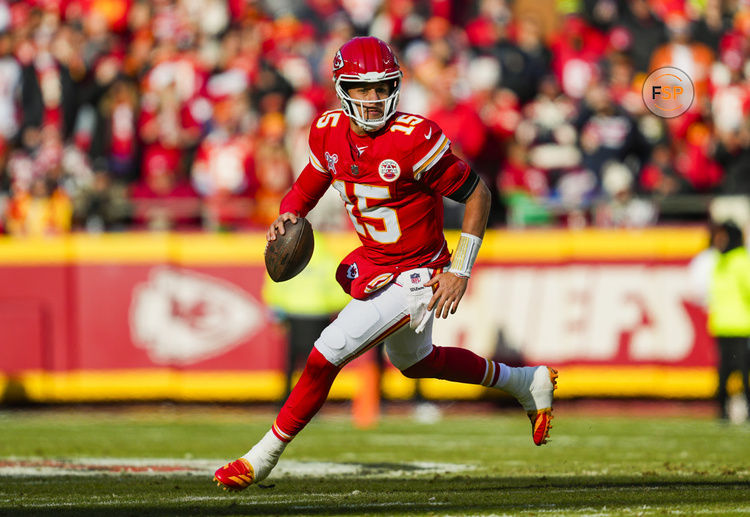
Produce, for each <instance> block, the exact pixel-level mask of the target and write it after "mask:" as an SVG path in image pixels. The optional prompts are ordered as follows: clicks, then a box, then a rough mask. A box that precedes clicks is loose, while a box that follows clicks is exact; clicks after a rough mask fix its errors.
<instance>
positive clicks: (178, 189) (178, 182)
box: [94, 153, 200, 231]
mask: <svg viewBox="0 0 750 517" xmlns="http://www.w3.org/2000/svg"><path fill="white" fill-rule="evenodd" d="M144 165H145V167H144V172H143V176H142V178H141V179H140V180H139V181H138V182H136V183H134V184H133V186H132V188H131V191H130V197H131V198H132V200H133V205H134V213H133V222H134V223H135V224H136V226H137V227H144V228H146V229H149V230H158V231H166V230H169V229H179V228H180V227H181V226H183V225H188V226H190V225H195V224H196V222H197V221H198V220H199V218H200V206H199V199H198V197H197V196H196V194H195V191H194V190H193V189H192V188H191V186H190V184H189V182H188V181H187V180H186V179H184V178H183V177H182V176H181V175H179V174H177V173H176V172H175V170H174V169H171V168H170V167H169V163H168V161H167V158H166V157H165V156H164V155H160V154H156V153H154V154H152V155H151V156H150V157H149V159H148V160H147V162H146V163H145V164H144ZM98 181H100V182H102V183H105V182H104V180H103V179H102V178H99V180H98ZM106 183H109V182H106ZM107 186H108V185H107V184H104V185H95V186H94V187H95V193H96V190H97V189H103V188H106V187H107ZM99 194H100V195H105V194H104V193H99ZM112 194H114V193H113V192H112V191H110V192H108V193H107V194H106V195H112Z"/></svg>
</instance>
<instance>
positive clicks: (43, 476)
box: [0, 404, 750, 517]
mask: <svg viewBox="0 0 750 517" xmlns="http://www.w3.org/2000/svg"><path fill="white" fill-rule="evenodd" d="M480 409H481V408H480ZM483 409H486V408H483ZM401 413H402V414H393V413H392V414H391V415H390V416H386V417H384V419H383V420H382V421H381V423H380V425H379V426H378V427H377V428H376V429H372V430H367V431H362V430H356V429H353V428H352V425H351V423H350V420H349V418H348V416H347V414H346V413H345V412H343V411H340V410H339V411H330V410H329V411H328V412H325V411H324V413H323V414H322V415H320V416H319V417H318V418H317V419H316V420H314V421H313V423H312V424H311V425H310V426H308V428H307V429H306V430H305V431H304V432H303V433H302V434H301V435H300V436H299V437H298V438H297V439H296V440H295V442H293V443H292V444H291V445H290V446H289V447H288V449H287V452H286V453H285V455H284V457H283V458H282V462H281V463H280V464H279V466H278V471H275V472H274V474H272V475H271V477H270V478H268V479H267V480H266V482H265V483H266V485H272V486H268V487H267V488H260V487H258V486H253V487H251V488H249V489H248V490H245V491H244V492H239V493H225V492H223V491H222V490H220V489H219V488H217V487H216V486H215V485H214V484H213V482H212V480H211V477H212V474H211V473H212V472H213V469H214V468H216V467H218V466H220V464H221V462H223V461H226V460H230V459H234V458H236V457H237V456H239V455H241V454H242V453H244V452H245V451H246V450H247V449H248V448H249V447H250V446H251V445H252V444H253V443H254V442H255V440H256V439H257V438H258V437H259V436H260V435H261V434H262V433H264V432H265V431H266V430H267V429H268V427H269V425H270V423H271V421H272V418H273V416H274V414H273V412H271V411H270V410H269V411H260V412H259V411H257V410H245V409H242V408H237V407H233V408H224V409H217V408H212V407H210V406H205V407H202V406H199V407H195V406H190V407H186V406H173V405H165V406H145V407H135V408H132V407H131V408H124V409H123V408H111V409H106V408H99V409H92V408H76V407H70V408H63V409H52V410H25V411H11V410H4V411H0V430H1V431H0V436H2V439H1V440H0V515H29V516H32V515H34V516H36V515H51V514H54V515H76V516H80V515H108V516H111V517H116V516H124V515H132V516H142V515H159V516H161V515H555V516H557V515H596V516H608V515H741V514H749V513H750V424H745V425H720V424H718V423H717V422H716V421H714V420H713V419H711V418H710V417H709V416H707V415H706V412H705V411H704V412H703V416H700V415H698V416H695V417H686V416H665V417H662V418H657V417H655V416H653V415H651V416H638V415H634V414H632V412H628V414H627V415H625V416H611V415H612V414H615V413H616V412H613V411H609V412H608V415H609V416H607V415H601V412H598V411H588V412H586V411H580V410H578V409H576V408H575V405H574V404H568V405H561V406H560V407H559V408H558V409H557V410H556V419H555V427H554V429H553V430H552V439H551V441H550V443H549V444H548V445H545V446H543V447H536V446H534V445H533V443H532V442H531V438H530V432H529V425H528V421H527V420H526V419H525V416H524V415H523V414H522V412H521V411H520V409H519V410H517V411H512V410H502V411H495V412H487V411H484V410H483V411H479V412H477V413H478V414H476V415H472V414H471V413H470V412H467V411H465V410H461V411H460V414H457V412H456V411H453V412H452V411H451V410H450V408H449V409H448V411H446V413H445V416H444V418H443V419H442V420H441V421H439V422H438V423H435V424H422V423H417V422H415V421H414V420H413V419H412V418H411V415H410V413H408V412H403V411H402V412H401ZM451 413H453V415H451ZM597 413H599V416H597ZM319 462H325V463H319ZM172 464H174V465H189V466H190V467H189V468H187V467H186V469H183V470H176V471H174V472H171V471H169V466H170V465H172ZM102 465H107V466H102ZM112 465H115V467H112ZM144 465H146V466H148V465H157V466H161V467H160V468H161V469H162V470H159V469H158V468H157V469H156V471H155V472H141V471H139V470H138V468H137V467H138V466H140V467H141V468H143V466H144ZM128 466H131V467H133V468H129V467H128ZM146 470H148V469H146Z"/></svg>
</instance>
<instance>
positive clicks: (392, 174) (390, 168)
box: [378, 158, 401, 183]
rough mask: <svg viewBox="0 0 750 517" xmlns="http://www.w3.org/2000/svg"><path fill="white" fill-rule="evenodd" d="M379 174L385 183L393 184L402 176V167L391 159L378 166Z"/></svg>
mask: <svg viewBox="0 0 750 517" xmlns="http://www.w3.org/2000/svg"><path fill="white" fill-rule="evenodd" d="M378 174H380V177H381V178H382V179H383V181H387V182H388V183H391V182H393V181H396V180H397V179H398V177H399V176H401V167H399V166H398V163H396V161H395V160H391V159H390V158H389V159H387V160H383V161H382V162H380V165H379V166H378Z"/></svg>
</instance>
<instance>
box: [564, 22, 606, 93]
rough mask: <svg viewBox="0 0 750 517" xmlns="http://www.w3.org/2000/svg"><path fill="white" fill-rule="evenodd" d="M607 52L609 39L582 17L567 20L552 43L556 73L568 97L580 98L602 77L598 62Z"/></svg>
mask: <svg viewBox="0 0 750 517" xmlns="http://www.w3.org/2000/svg"><path fill="white" fill-rule="evenodd" d="M606 49H607V38H606V37H605V36H604V35H603V34H602V33H601V32H599V31H598V30H597V29H595V28H593V27H591V26H589V25H588V24H587V23H586V21H585V20H584V19H583V18H581V17H578V16H569V17H568V18H566V19H565V21H564V23H563V26H562V28H561V29H560V32H559V33H558V34H557V35H556V36H555V37H554V38H553V40H552V43H551V44H550V50H551V51H552V63H551V68H552V72H553V73H554V74H555V77H557V80H558V82H559V83H560V85H561V87H562V90H563V92H565V94H566V95H568V96H570V97H572V98H574V99H580V98H582V97H583V96H584V94H585V93H586V91H587V90H588V88H589V86H591V85H592V84H594V83H595V82H596V81H597V79H598V77H599V71H598V67H597V65H598V63H599V61H600V60H601V58H602V56H604V52H605V51H606Z"/></svg>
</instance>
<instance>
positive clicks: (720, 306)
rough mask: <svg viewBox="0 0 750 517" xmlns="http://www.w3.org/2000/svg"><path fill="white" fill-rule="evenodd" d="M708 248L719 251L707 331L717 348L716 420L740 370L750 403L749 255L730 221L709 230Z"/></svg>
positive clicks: (724, 411) (722, 415) (723, 415)
mask: <svg viewBox="0 0 750 517" xmlns="http://www.w3.org/2000/svg"><path fill="white" fill-rule="evenodd" d="M711 246H713V247H714V248H716V250H717V251H718V252H719V253H718V254H717V257H716V263H715V265H714V267H713V270H712V272H711V280H710V283H709V293H708V330H709V332H710V333H711V335H712V336H714V337H715V338H716V342H717V344H718V347H719V365H718V374H719V387H718V391H717V402H718V404H719V417H720V418H721V419H727V418H728V412H727V380H728V379H729V375H730V374H731V373H732V372H733V371H735V370H740V372H741V373H742V384H743V387H744V389H745V400H746V403H750V387H749V386H748V367H749V363H750V351H749V350H748V346H750V255H748V251H747V249H746V248H745V246H744V241H743V236H742V231H741V230H740V228H739V227H738V226H737V225H736V224H734V223H733V222H725V223H721V224H714V225H712V227H711Z"/></svg>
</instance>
